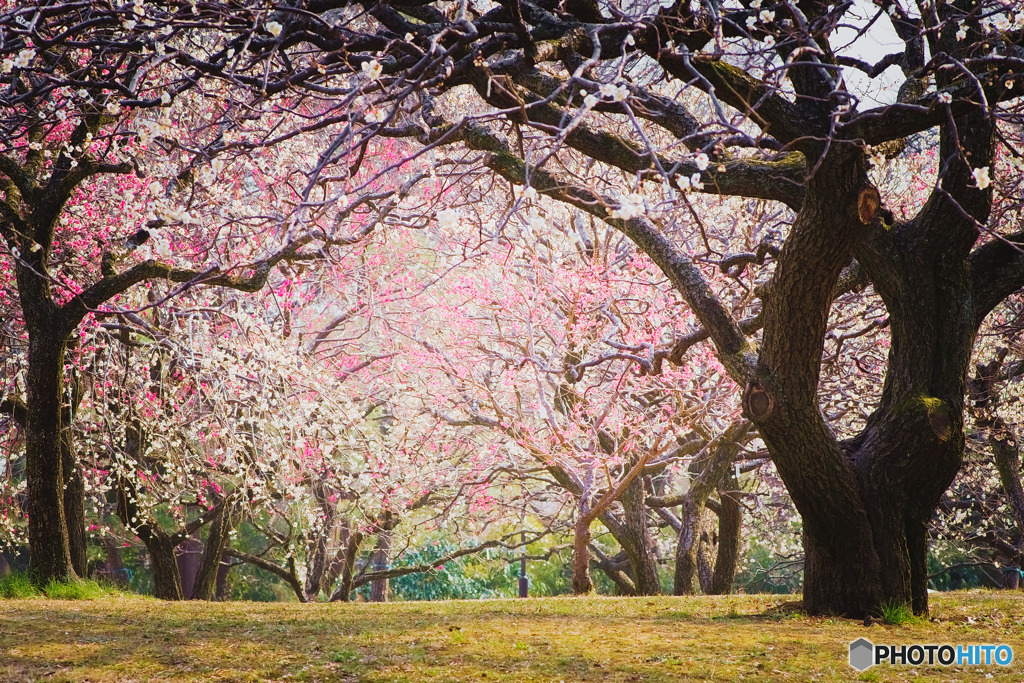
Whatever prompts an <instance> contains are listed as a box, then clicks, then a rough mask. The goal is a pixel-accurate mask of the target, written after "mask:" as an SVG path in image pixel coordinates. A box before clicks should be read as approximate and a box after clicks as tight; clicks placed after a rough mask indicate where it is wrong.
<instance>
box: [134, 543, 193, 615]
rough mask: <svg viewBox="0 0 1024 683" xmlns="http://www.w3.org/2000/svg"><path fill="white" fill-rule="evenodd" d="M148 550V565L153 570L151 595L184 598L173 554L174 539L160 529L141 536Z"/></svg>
mask: <svg viewBox="0 0 1024 683" xmlns="http://www.w3.org/2000/svg"><path fill="white" fill-rule="evenodd" d="M141 538H142V540H143V542H144V543H145V544H146V550H147V551H148V552H149V566H150V569H151V570H152V572H153V597H156V598H159V599H160V600H184V599H185V591H184V590H183V589H182V586H181V572H180V571H178V558H177V557H175V554H174V547H175V545H174V541H173V540H172V539H171V537H170V536H169V535H168V534H166V533H165V532H164V531H162V530H160V529H153V530H152V533H149V534H146V535H144V536H141Z"/></svg>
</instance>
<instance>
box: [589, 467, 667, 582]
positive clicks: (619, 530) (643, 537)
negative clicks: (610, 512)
mask: <svg viewBox="0 0 1024 683" xmlns="http://www.w3.org/2000/svg"><path fill="white" fill-rule="evenodd" d="M645 497H646V492H645V491H644V478H643V477H637V478H636V479H634V480H633V481H631V482H630V483H629V485H628V486H627V487H626V488H625V489H624V490H623V491H622V495H621V496H620V497H619V502H620V503H622V507H623V511H624V514H623V517H622V523H621V524H618V525H609V526H608V529H609V530H610V531H611V532H612V535H613V536H614V537H615V540H616V541H618V542H619V545H621V546H622V549H623V550H625V551H626V555H627V556H628V557H629V562H630V565H631V566H632V568H633V576H632V578H633V583H634V585H635V587H636V589H635V592H636V595H661V580H660V579H659V578H658V560H657V558H656V557H655V555H654V539H653V538H651V530H650V527H649V526H648V525H647V506H646V505H644V499H645ZM605 516H606V515H602V520H604V517H605ZM606 524H607V522H606Z"/></svg>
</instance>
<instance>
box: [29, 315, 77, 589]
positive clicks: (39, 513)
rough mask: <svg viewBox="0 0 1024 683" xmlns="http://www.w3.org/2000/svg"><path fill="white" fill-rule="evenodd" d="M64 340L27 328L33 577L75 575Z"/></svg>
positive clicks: (49, 332) (45, 578)
mask: <svg viewBox="0 0 1024 683" xmlns="http://www.w3.org/2000/svg"><path fill="white" fill-rule="evenodd" d="M64 344H65V342H64V339H63V338H61V337H60V336H59V335H57V334H56V333H55V332H53V331H52V330H49V329H45V328H44V329H34V330H33V329H31V328H30V330H29V346H28V376H27V378H26V389H27V392H26V393H27V399H28V400H27V425H26V437H25V461H26V462H25V477H26V480H27V488H28V537H29V547H30V549H31V564H30V572H31V574H32V577H33V579H34V580H35V581H37V582H39V583H42V584H45V583H46V582H47V581H50V580H57V581H66V580H69V579H73V578H75V577H76V573H75V568H74V564H73V563H72V559H71V546H70V539H69V537H68V527H67V523H66V521H65V517H64V475H63V461H62V455H61V453H62V446H61V439H62V426H63V425H62V424H61V412H62V411H61V399H62V389H63V386H62V385H63V381H62V379H63V372H64Z"/></svg>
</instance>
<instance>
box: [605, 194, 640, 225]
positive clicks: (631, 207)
mask: <svg viewBox="0 0 1024 683" xmlns="http://www.w3.org/2000/svg"><path fill="white" fill-rule="evenodd" d="M643 212H644V198H643V196H642V195H639V194H635V193H634V194H630V195H627V196H625V197H623V198H622V199H621V200H620V203H619V208H617V209H612V210H611V211H609V212H608V215H609V216H610V217H612V218H620V219H622V220H624V221H628V220H629V219H630V218H635V217H637V216H639V215H641V214H642V213H643Z"/></svg>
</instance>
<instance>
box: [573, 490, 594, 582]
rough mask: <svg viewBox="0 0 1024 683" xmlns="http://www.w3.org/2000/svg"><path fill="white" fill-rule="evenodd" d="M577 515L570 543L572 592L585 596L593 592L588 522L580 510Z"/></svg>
mask: <svg viewBox="0 0 1024 683" xmlns="http://www.w3.org/2000/svg"><path fill="white" fill-rule="evenodd" d="M578 514H579V516H578V517H577V519H576V527H575V533H574V534H573V543H572V592H573V593H574V594H575V595H586V594H588V593H591V592H593V590H594V582H593V581H592V580H591V578H590V541H591V535H590V520H589V519H588V517H587V515H586V514H584V511H583V510H582V509H581V510H580V511H579V513H578Z"/></svg>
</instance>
